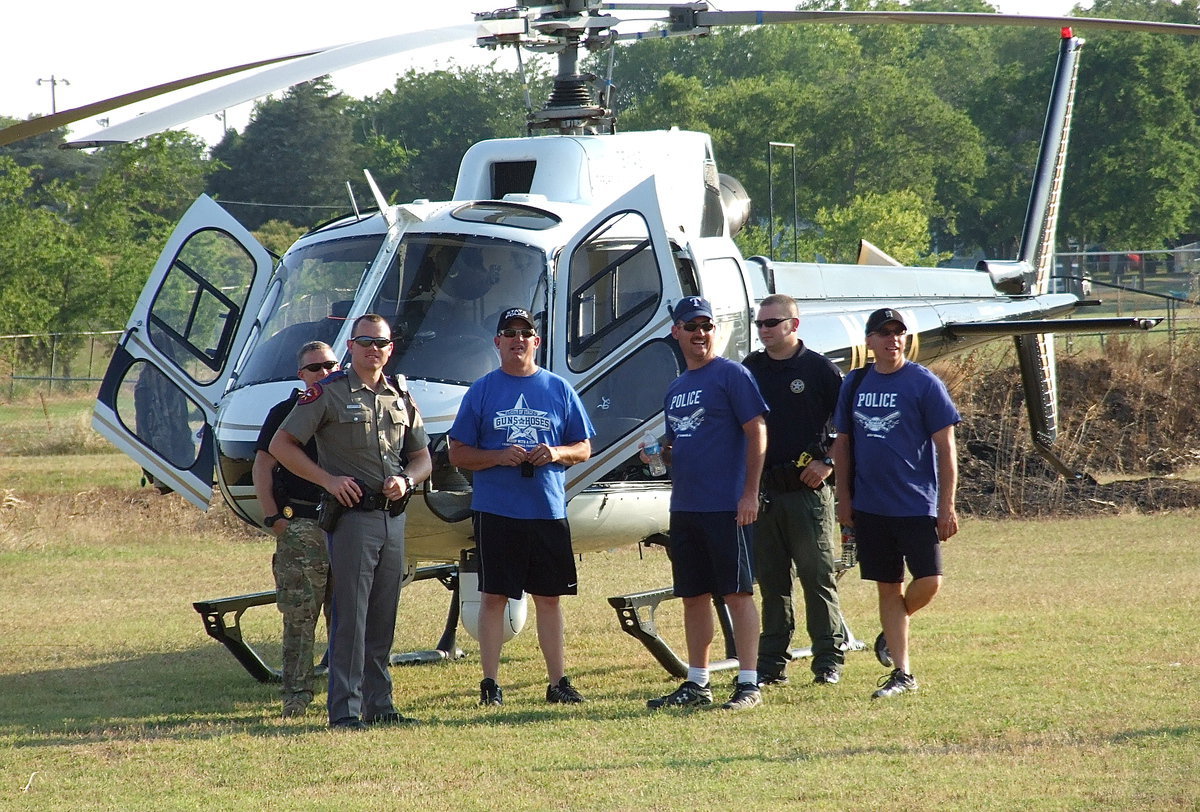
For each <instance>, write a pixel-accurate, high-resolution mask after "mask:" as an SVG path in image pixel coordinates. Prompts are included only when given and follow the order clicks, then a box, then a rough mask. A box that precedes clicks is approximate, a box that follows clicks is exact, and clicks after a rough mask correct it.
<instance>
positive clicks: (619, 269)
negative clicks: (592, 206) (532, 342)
mask: <svg viewBox="0 0 1200 812" xmlns="http://www.w3.org/2000/svg"><path fill="white" fill-rule="evenodd" d="M570 262H571V266H570V277H569V290H570V297H571V305H570V313H571V315H570V345H569V349H568V353H569V358H568V362H569V364H570V367H571V369H572V370H574V371H576V372H582V371H584V370H586V369H589V368H591V367H592V366H594V365H595V364H596V363H597V362H599V361H600V360H601V359H603V358H604V357H605V356H607V355H608V354H609V353H611V352H612V351H614V350H616V349H617V348H618V347H620V346H621V345H622V344H623V343H624V342H626V341H628V340H629V339H630V338H632V337H633V336H634V335H635V334H636V333H637V332H638V331H639V330H641V329H642V328H643V327H645V326H646V324H648V323H649V321H650V319H651V318H652V317H653V315H654V313H655V312H656V310H657V305H658V302H659V300H660V299H661V297H662V279H661V277H660V275H659V268H658V263H657V261H656V260H655V257H654V247H653V245H652V244H651V241H650V230H649V227H648V226H647V225H646V221H645V220H644V219H643V218H642V216H641V215H639V214H637V213H636V212H622V213H620V214H616V215H614V216H612V217H610V218H608V219H607V220H605V221H604V222H603V223H602V224H601V225H600V226H599V227H598V228H597V229H596V230H595V231H594V232H593V233H592V234H591V236H589V237H588V238H587V239H586V240H585V241H584V242H582V243H581V244H580V245H579V247H578V248H576V249H575V252H574V253H573V254H572V255H571V260H570Z"/></svg>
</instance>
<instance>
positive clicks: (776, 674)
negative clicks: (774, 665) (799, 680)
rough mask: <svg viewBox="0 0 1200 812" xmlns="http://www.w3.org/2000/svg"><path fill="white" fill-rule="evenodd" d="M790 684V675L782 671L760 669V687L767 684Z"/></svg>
mask: <svg viewBox="0 0 1200 812" xmlns="http://www.w3.org/2000/svg"><path fill="white" fill-rule="evenodd" d="M787 684H788V676H787V674H785V673H784V672H782V671H759V672H758V687H759V688H762V687H763V686H766V685H778V686H783V685H787Z"/></svg>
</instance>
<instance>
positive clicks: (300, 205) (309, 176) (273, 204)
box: [208, 77, 370, 229]
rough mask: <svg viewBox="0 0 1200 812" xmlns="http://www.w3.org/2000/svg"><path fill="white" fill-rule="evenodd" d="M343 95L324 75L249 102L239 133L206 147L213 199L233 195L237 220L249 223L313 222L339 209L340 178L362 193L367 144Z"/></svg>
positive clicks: (343, 205)
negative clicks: (212, 164) (211, 162)
mask: <svg viewBox="0 0 1200 812" xmlns="http://www.w3.org/2000/svg"><path fill="white" fill-rule="evenodd" d="M349 104H350V102H349V100H348V99H347V98H346V97H345V96H344V95H343V94H342V93H340V92H335V91H334V89H333V86H332V85H331V84H330V82H329V77H321V78H319V79H315V80H313V81H311V82H305V83H303V84H299V85H295V86H294V87H292V88H290V89H289V90H288V91H287V92H286V93H284V95H283V97H282V98H281V99H278V100H275V99H268V100H266V101H262V102H259V103H258V104H256V105H255V108H254V113H253V114H252V115H251V119H250V123H249V124H247V125H246V128H245V132H243V133H240V134H239V133H237V132H235V131H232V130H231V131H229V132H228V133H226V135H225V138H224V139H222V141H221V142H220V143H219V144H217V146H216V147H214V148H213V151H212V155H213V158H214V159H216V160H218V161H219V162H220V164H221V166H220V167H218V168H217V169H216V170H215V171H214V172H213V173H212V175H211V177H210V178H209V181H208V189H209V192H210V193H211V194H212V195H213V196H214V197H217V198H224V199H227V200H229V201H231V202H232V201H237V202H238V203H239V204H243V205H241V206H239V208H238V209H237V218H238V220H239V221H241V222H242V223H243V224H244V225H246V227H248V228H250V229H255V228H258V227H259V226H261V225H262V224H263V223H265V222H267V221H268V220H271V219H276V220H286V221H287V222H290V223H293V224H295V225H298V226H306V227H307V226H313V225H315V224H317V223H318V222H321V221H323V220H326V219H328V217H329V216H330V215H331V214H333V213H337V212H341V211H346V210H348V209H349V208H350V203H349V201H348V200H347V198H346V182H347V181H349V182H351V184H352V185H355V186H356V188H358V190H359V193H360V194H362V195H364V196H365V197H366V199H370V195H369V193H368V192H367V190H366V187H365V182H364V181H363V179H362V177H363V176H362V170H363V167H364V166H365V164H366V150H364V149H363V147H362V146H361V145H360V144H358V143H356V142H355V140H354V122H353V119H352V118H351V117H350V116H349V115H348V106H349Z"/></svg>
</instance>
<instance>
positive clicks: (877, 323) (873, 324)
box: [867, 307, 908, 335]
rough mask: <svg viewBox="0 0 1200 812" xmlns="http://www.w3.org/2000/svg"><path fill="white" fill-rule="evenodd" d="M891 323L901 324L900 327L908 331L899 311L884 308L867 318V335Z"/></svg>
mask: <svg viewBox="0 0 1200 812" xmlns="http://www.w3.org/2000/svg"><path fill="white" fill-rule="evenodd" d="M889 321H896V322H900V326H901V327H903V328H904V329H905V331H907V330H908V325H907V324H905V323H904V318H903V317H902V316H901V315H900V311H899V310H893V309H892V308H890V307H884V308H881V309H879V310H876V311H875V312H874V313H872V314H871V315H870V316H868V317H867V335H870V334H871V333H873V332H875V331H876V330H878V329H879V328H880V327H882V326H883V325H885V324H887V323H888V322H889Z"/></svg>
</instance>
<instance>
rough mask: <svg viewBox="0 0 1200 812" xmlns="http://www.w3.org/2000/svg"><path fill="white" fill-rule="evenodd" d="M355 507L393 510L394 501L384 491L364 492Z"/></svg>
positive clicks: (359, 508)
mask: <svg viewBox="0 0 1200 812" xmlns="http://www.w3.org/2000/svg"><path fill="white" fill-rule="evenodd" d="M354 507H355V508H357V509H358V510H391V508H392V501H391V500H390V499H388V498H387V497H386V496H384V495H383V494H382V493H364V494H363V498H362V499H360V500H359V501H358V504H356V505H355V506H354Z"/></svg>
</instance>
